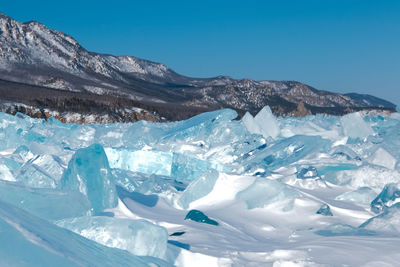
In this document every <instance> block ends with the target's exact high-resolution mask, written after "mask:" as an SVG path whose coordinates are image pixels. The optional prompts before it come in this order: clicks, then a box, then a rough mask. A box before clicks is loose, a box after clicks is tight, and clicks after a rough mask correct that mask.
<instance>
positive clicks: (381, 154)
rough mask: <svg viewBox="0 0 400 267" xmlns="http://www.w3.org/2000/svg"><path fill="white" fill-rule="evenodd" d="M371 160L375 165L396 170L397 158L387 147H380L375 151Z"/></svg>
mask: <svg viewBox="0 0 400 267" xmlns="http://www.w3.org/2000/svg"><path fill="white" fill-rule="evenodd" d="M369 162H370V163H372V164H375V165H379V166H383V167H385V168H388V169H391V170H394V169H395V166H396V163H397V160H396V159H395V158H394V157H393V156H392V155H391V154H390V153H389V152H387V151H386V150H385V149H383V148H381V147H380V148H378V149H377V150H376V151H375V153H374V154H373V155H372V156H371V157H370V158H369Z"/></svg>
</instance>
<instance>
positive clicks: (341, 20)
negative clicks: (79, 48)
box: [0, 0, 400, 104]
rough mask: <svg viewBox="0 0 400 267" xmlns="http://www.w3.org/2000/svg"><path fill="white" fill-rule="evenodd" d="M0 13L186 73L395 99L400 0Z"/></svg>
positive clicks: (148, 4) (15, 4)
mask: <svg viewBox="0 0 400 267" xmlns="http://www.w3.org/2000/svg"><path fill="white" fill-rule="evenodd" d="M0 12H3V13H5V14H6V15H8V16H11V17H13V18H14V19H17V20H19V21H29V20H37V21H40V22H43V23H44V24H46V25H47V26H49V27H51V28H54V29H57V30H60V31H63V32H65V33H68V34H70V35H72V36H73V37H74V38H75V39H77V40H78V41H79V42H80V43H81V44H82V45H83V46H84V47H85V48H86V49H88V50H90V51H95V52H102V53H109V54H114V55H131V56H136V57H140V58H144V59H149V60H153V61H157V62H162V63H164V64H166V65H168V66H169V67H171V68H172V69H174V70H175V71H177V72H178V73H181V74H183V75H187V76H193V77H213V76H217V75H229V76H232V77H234V78H251V79H256V80H296V81H300V82H304V83H307V84H309V85H311V86H314V87H316V88H318V89H324V90H330V91H335V92H358V93H368V94H372V95H375V96H379V97H382V98H385V99H387V100H390V101H392V102H394V103H396V104H400V1H399V0H375V1H370V0H302V1H300V0H297V1H296V0H275V1H268V0H264V1H252V0H243V1H235V0H231V1H217V0H214V1H208V0H202V1H197V0H192V1H191V0H186V1H173V0H170V1H167V0H164V1H146V0H142V1H118V0H114V1H111V0H108V1H101V0H98V1H85V0H80V1H76V0H69V1H62V0H60V1H54V0H53V1H32V0H30V1H25V0H22V1H3V2H2V4H1V6H0Z"/></svg>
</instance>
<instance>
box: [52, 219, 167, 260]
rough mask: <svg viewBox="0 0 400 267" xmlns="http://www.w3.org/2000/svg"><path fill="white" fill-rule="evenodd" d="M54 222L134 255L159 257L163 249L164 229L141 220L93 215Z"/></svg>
mask: <svg viewBox="0 0 400 267" xmlns="http://www.w3.org/2000/svg"><path fill="white" fill-rule="evenodd" d="M56 224H57V225H58V226H60V227H63V228H66V229H69V230H71V231H73V232H75V233H77V234H79V235H82V236H83V237H86V238H88V239H91V240H93V241H96V242H97V243H100V244H102V245H105V246H107V247H114V248H119V249H124V250H127V251H129V252H131V253H132V254H134V255H138V256H152V257H157V258H163V257H164V256H165V252H166V250H167V240H168V233H167V230H166V229H165V228H163V227H161V226H158V225H155V224H152V223H150V222H148V221H145V220H131V219H119V218H113V217H103V216H94V217H79V218H71V219H64V220H61V221H57V222H56Z"/></svg>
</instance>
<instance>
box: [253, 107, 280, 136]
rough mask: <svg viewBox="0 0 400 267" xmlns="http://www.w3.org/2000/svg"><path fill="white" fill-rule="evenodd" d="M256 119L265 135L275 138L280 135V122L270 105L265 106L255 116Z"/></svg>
mask: <svg viewBox="0 0 400 267" xmlns="http://www.w3.org/2000/svg"><path fill="white" fill-rule="evenodd" d="M254 120H255V121H256V123H257V124H258V126H259V127H260V129H261V132H262V134H263V136H264V137H272V138H273V139H275V138H276V137H278V135H279V133H280V129H279V124H278V121H277V120H276V118H275V116H274V114H272V111H271V108H270V107H269V106H265V107H263V108H262V109H261V110H260V111H259V112H258V114H257V115H256V116H255V117H254Z"/></svg>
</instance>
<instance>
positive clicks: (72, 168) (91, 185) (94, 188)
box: [60, 144, 117, 213]
mask: <svg viewBox="0 0 400 267" xmlns="http://www.w3.org/2000/svg"><path fill="white" fill-rule="evenodd" d="M60 188H61V189H62V190H72V191H78V192H81V193H82V194H83V195H85V196H87V198H88V199H89V202H90V204H91V207H92V211H93V212H94V213H97V212H101V211H103V210H104V209H107V208H113V207H115V206H116V205H117V194H116V188H115V184H114V177H113V176H112V173H111V170H110V167H109V165H108V160H107V156H106V154H105V152H104V149H103V147H102V146H101V145H99V144H94V145H91V146H89V147H87V148H82V149H79V150H78V151H76V152H75V154H74V156H73V157H72V159H71V161H70V162H69V164H68V169H67V170H66V171H65V173H64V175H63V177H62V180H61V186H60Z"/></svg>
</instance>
